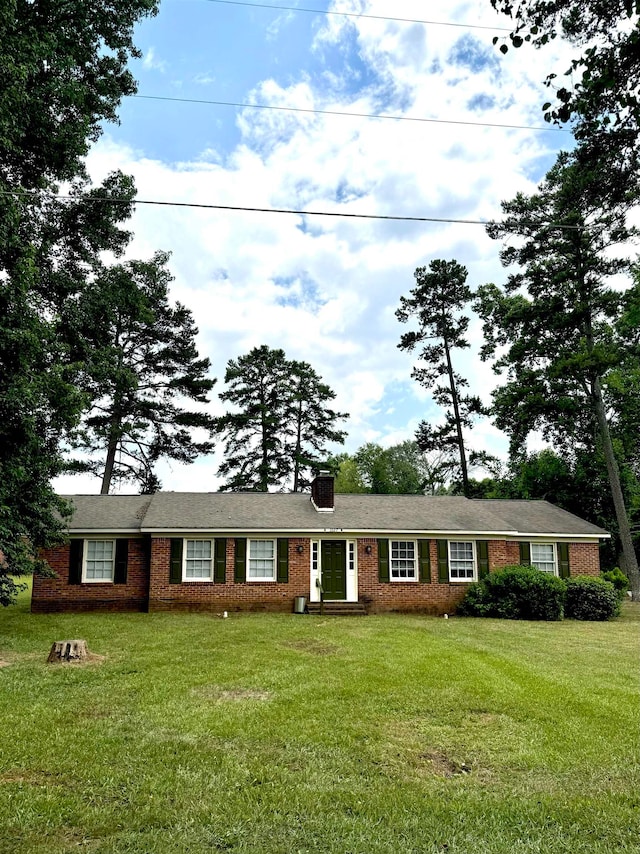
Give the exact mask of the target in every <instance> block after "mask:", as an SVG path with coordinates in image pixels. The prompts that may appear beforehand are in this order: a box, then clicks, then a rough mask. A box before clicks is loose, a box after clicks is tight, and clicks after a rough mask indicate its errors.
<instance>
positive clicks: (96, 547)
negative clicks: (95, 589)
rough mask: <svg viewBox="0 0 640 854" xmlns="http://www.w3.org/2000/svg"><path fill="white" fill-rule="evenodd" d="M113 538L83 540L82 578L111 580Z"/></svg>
mask: <svg viewBox="0 0 640 854" xmlns="http://www.w3.org/2000/svg"><path fill="white" fill-rule="evenodd" d="M115 556H116V541H115V540H85V549H84V567H83V573H82V580H83V581H87V582H91V581H113V568H114V566H115Z"/></svg>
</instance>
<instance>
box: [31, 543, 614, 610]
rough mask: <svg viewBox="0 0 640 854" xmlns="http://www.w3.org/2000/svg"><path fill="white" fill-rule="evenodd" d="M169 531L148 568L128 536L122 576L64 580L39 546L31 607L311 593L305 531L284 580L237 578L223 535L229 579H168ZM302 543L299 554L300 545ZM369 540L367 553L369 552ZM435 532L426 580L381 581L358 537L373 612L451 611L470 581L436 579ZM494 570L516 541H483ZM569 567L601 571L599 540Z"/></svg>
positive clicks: (241, 606) (262, 604)
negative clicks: (41, 571) (43, 568)
mask: <svg viewBox="0 0 640 854" xmlns="http://www.w3.org/2000/svg"><path fill="white" fill-rule="evenodd" d="M170 543H171V541H170V539H169V538H166V537H154V538H152V540H151V571H150V576H149V572H148V570H147V551H146V544H145V540H143V539H130V540H129V560H128V572H127V583H126V584H101V583H92V584H69V583H68V576H69V546H68V544H67V545H64V546H58V547H56V548H53V549H49V550H47V551H46V552H44V553H43V556H44V557H45V559H46V560H47V562H48V563H49V565H50V566H51V567H52V569H54V570H55V571H56V573H57V576H56V577H54V578H43V577H41V576H35V577H34V580H33V596H32V601H31V609H32V611H34V612H48V611H82V610H94V609H101V610H146V609H147V607H148V608H149V610H154V611H157V610H173V609H182V610H206V611H217V612H221V611H224V610H229V611H232V610H243V611H291V610H292V608H293V600H294V598H295V597H296V596H306V597H309V592H310V591H309V581H310V558H311V555H310V541H309V539H307V538H305V537H291V538H289V581H288V583H286V584H283V583H278V582H259V581H254V582H243V583H240V584H236V583H235V581H234V561H235V540H234V539H233V538H232V537H228V538H227V551H226V580H225V583H224V584H220V583H215V582H196V581H188V582H182V583H181V584H170V583H169V563H170ZM298 546H301V547H302V552H301V553H300V554H298V551H297V547H298ZM367 546H370V547H371V554H367V552H366V548H367ZM436 548H437V547H436V540H434V539H432V540H431V541H430V557H431V582H430V583H422V582H384V583H381V582H379V581H378V543H377V539H376V538H373V537H361V538H359V539H358V546H357V554H358V595H359V599H360V600H361V601H364V602H365V603H366V604H367V605H368V608H369V610H370V611H371V612H372V613H376V612H385V611H405V612H418V613H425V614H444V613H454V612H455V609H456V606H457V605H458V603H459V602H460V600H461V599H462V597H463V596H464V594H465V591H466V589H467V587H468V585H467V584H465V583H453V584H452V583H440V582H439V581H438V560H437V552H436ZM488 556H489V568H490V570H491V571H493V570H495V569H498V568H500V567H502V566H508V565H511V564H517V563H518V562H519V560H520V552H519V546H518V543H517V542H506V541H504V540H490V541H489V547H488ZM569 564H570V571H571V575H572V576H575V575H598V574H599V571H600V562H599V548H598V544H597V543H570V544H569Z"/></svg>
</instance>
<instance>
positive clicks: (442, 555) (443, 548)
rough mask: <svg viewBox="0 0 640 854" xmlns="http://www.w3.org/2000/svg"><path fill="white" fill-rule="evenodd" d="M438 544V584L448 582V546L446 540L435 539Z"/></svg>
mask: <svg viewBox="0 0 640 854" xmlns="http://www.w3.org/2000/svg"><path fill="white" fill-rule="evenodd" d="M436 542H437V546H438V581H439V582H440V584H448V583H449V546H448V544H447V540H437V541H436Z"/></svg>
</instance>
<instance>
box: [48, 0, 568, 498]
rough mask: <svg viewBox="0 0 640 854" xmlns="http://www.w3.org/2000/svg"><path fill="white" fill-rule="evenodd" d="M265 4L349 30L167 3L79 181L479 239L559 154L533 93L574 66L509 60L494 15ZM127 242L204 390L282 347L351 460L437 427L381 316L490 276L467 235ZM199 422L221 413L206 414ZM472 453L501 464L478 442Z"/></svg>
mask: <svg viewBox="0 0 640 854" xmlns="http://www.w3.org/2000/svg"><path fill="white" fill-rule="evenodd" d="M256 2H259V0H256ZM278 2H281V3H282V4H285V3H286V5H287V6H291V7H294V6H300V7H305V6H311V7H313V8H314V9H326V10H327V12H329V13H331V12H336V11H340V12H351V13H354V14H355V15H358V14H359V15H361V17H358V16H345V15H338V14H326V13H320V12H312V13H310V12H305V11H302V10H301V9H297V10H296V11H292V10H283V9H279V10H278V9H273V8H265V7H258V6H252V5H251V4H249V3H247V4H244V3H232V2H222V0H163V2H162V3H161V7H160V12H159V14H158V16H157V17H156V18H153V19H151V20H149V21H145V22H143V23H142V24H141V25H140V26H139V27H138V29H137V33H136V43H137V45H138V46H139V47H140V49H141V50H142V53H143V56H142V58H141V59H140V60H137V61H135V62H134V63H132V72H133V74H134V75H135V77H136V79H137V80H138V82H139V88H138V95H137V96H136V97H132V98H128V99H126V100H125V101H124V102H123V104H122V107H121V110H120V118H121V122H120V125H119V126H114V125H108V126H106V127H105V131H104V134H103V136H102V138H101V140H100V141H99V142H98V143H97V144H96V146H95V147H94V149H93V150H92V152H91V154H90V156H89V161H88V163H89V169H90V172H91V174H92V176H93V178H94V179H95V180H96V181H99V180H101V179H102V178H103V177H104V176H105V175H106V174H108V173H109V172H110V171H111V170H113V169H116V168H119V169H122V170H124V171H125V172H127V173H130V174H133V175H134V176H135V180H136V184H137V188H138V197H139V198H140V199H149V200H161V201H174V202H188V203H199V204H205V205H231V206H241V207H242V206H243V207H253V208H256V207H259V208H287V209H295V210H322V211H330V212H336V213H341V212H342V213H356V214H375V215H383V216H408V217H427V218H433V219H444V220H487V219H491V218H494V217H497V216H499V213H500V201H501V200H503V199H510V198H512V197H513V196H514V195H515V193H516V192H518V191H520V190H523V191H525V192H533V191H534V190H535V187H536V184H537V182H538V181H539V180H540V178H541V177H542V176H543V174H544V173H545V172H546V170H547V169H548V168H549V166H550V165H551V164H552V162H553V161H554V159H555V155H556V152H557V151H558V150H559V149H560V148H562V147H564V148H568V147H570V145H571V136H570V135H569V134H568V133H566V132H562V131H558V130H552V129H549V128H545V127H544V122H543V121H542V117H541V105H542V103H543V102H544V101H545V100H546V99H547V93H546V90H545V88H544V86H543V85H542V80H543V78H544V77H545V76H546V74H547V73H548V72H550V71H554V70H555V71H558V72H562V71H564V70H565V68H566V67H567V66H568V64H569V63H568V59H567V57H568V56H569V55H570V53H569V51H568V50H567V48H566V46H563V45H561V44H556V43H554V44H553V46H552V47H549V48H547V49H546V50H545V51H544V52H535V51H532V50H526V49H522V50H520V51H510V52H509V53H508V54H507V56H506V57H505V56H503V55H502V54H501V53H500V52H499V51H498V49H497V47H494V46H493V45H492V38H493V36H494V35H498V36H501V35H502V36H504V35H506V32H504V31H503V30H501V28H503V29H504V28H508V26H509V22H508V20H506V19H504V18H501V17H500V16H498V15H497V14H496V13H495V12H494V11H493V9H492V8H491V4H490V2H489V0H468V2H451V0H446V2H445V0H430V2H429V3H425V2H424V0H394V2H393V3H392V2H391V0H331V2H328V3H327V1H326V0H314V2H313V3H312V2H310V0H309V2H308V3H307V2H306V0H288V2H287V0H272V4H273V5H275V4H276V3H278ZM366 16H371V17H366ZM376 16H377V17H376ZM391 16H393V18H395V19H396V20H394V19H393V18H392V17H391ZM401 18H404V19H413V20H404V21H402V20H398V19H401ZM426 19H428V20H426ZM207 102H228V103H233V104H237V105H242V104H245V105H246V104H261V105H268V106H271V107H281V108H283V107H286V108H296V110H285V109H279V110H275V109H256V108H250V107H242V106H224V105H221V104H214V103H207ZM313 111H325V112H313ZM335 113H358V114H373V115H378V116H379V115H381V114H384V115H387V116H394V117H397V118H394V119H381V118H364V117H358V116H344V115H335ZM507 126H509V127H507ZM514 126H524V127H520V128H519V127H514ZM132 229H133V231H134V232H135V239H134V240H133V242H132V244H131V247H130V250H129V253H128V255H129V257H132V258H145V257H149V256H150V255H151V254H152V253H153V252H154V251H155V250H157V249H163V250H167V251H170V252H171V253H172V258H171V263H170V266H171V270H172V272H173V275H174V277H175V281H174V284H173V291H172V296H173V297H174V298H175V299H178V300H180V301H181V302H183V303H185V304H186V305H187V306H189V307H190V308H191V310H192V311H193V313H194V316H195V318H196V322H197V325H198V327H199V330H200V332H199V346H200V351H201V353H202V354H204V355H208V356H209V358H210V359H211V362H212V374H213V376H215V377H217V378H218V385H217V386H216V390H217V391H221V390H222V388H223V377H224V372H225V366H226V364H227V362H228V360H229V359H232V358H236V357H238V356H240V355H242V354H244V353H247V352H248V351H249V350H250V349H251V348H253V347H256V346H259V345H261V344H267V345H268V346H270V347H281V348H283V349H284V351H285V353H286V354H287V356H288V357H289V358H295V359H299V360H305V361H307V362H309V363H310V364H311V365H312V366H313V367H314V368H315V370H316V371H317V372H318V373H320V374H321V376H322V377H323V378H324V380H325V381H326V382H328V383H329V384H330V386H331V387H332V388H333V389H334V390H335V391H336V393H337V400H336V406H337V408H338V409H340V410H343V411H347V412H349V413H350V419H349V421H348V423H347V424H346V429H347V431H348V436H349V437H348V440H347V443H346V445H345V449H346V450H348V451H353V450H355V449H356V448H357V447H359V446H360V445H361V444H363V443H364V442H367V441H373V442H378V443H380V444H382V445H385V446H386V445H389V444H393V443H396V442H398V441H402V440H404V439H407V438H412V437H413V434H414V431H415V428H416V426H417V424H418V423H419V421H420V420H422V419H427V420H433V421H437V420H438V418H439V417H440V415H439V410H438V408H437V407H436V406H435V405H434V404H433V402H432V400H431V398H430V396H429V394H428V393H426V392H425V391H424V390H423V389H421V388H420V387H419V386H418V385H417V384H416V383H415V382H414V381H413V380H411V378H410V373H411V368H412V364H413V360H412V357H411V355H410V354H407V353H403V352H400V351H399V350H398V349H397V343H398V340H399V337H400V334H401V333H402V332H403V331H406V327H404V326H402V325H401V324H400V323H398V321H397V320H396V318H395V310H396V308H397V307H398V305H399V300H400V296H402V295H408V293H409V291H410V289H411V288H412V287H413V285H414V278H413V273H414V270H415V268H416V267H417V266H422V265H427V264H428V263H429V261H431V260H433V259H435V258H443V259H447V260H449V259H452V258H455V259H456V260H457V261H459V262H460V263H462V264H464V265H465V266H466V267H467V268H468V270H469V279H468V281H469V284H470V285H471V286H473V287H475V286H477V285H479V284H482V283H484V282H488V281H496V282H500V281H502V280H503V279H504V277H505V273H504V271H503V270H502V269H501V267H500V264H499V260H498V251H499V245H498V244H497V243H495V242H493V241H491V240H490V239H489V238H488V237H487V236H486V234H485V232H484V229H483V227H482V226H479V225H475V224H465V223H462V222H440V223H438V222H419V223H415V222H414V223H412V222H396V221H385V220H368V219H355V218H354V219H349V218H340V217H319V216H312V215H310V216H302V215H290V214H275V213H273V214H269V213H248V212H241V211H214V210H206V209H197V208H181V207H152V206H146V205H140V206H139V207H138V209H137V213H136V214H135V216H134V218H133V222H132ZM470 337H471V343H472V346H471V348H470V350H468V351H460V352H457V353H456V354H455V360H456V367H457V369H458V370H459V371H460V372H461V373H463V374H464V375H466V376H467V377H468V378H469V381H470V385H471V388H472V390H473V392H474V393H478V394H481V395H482V396H483V397H484V398H485V399H487V400H488V399H489V397H490V392H491V388H492V386H493V385H494V383H495V378H494V377H493V374H492V372H491V369H490V366H489V365H483V364H482V363H480V361H479V359H478V355H477V352H478V348H479V346H480V343H481V340H482V329H481V328H480V325H479V324H478V323H477V322H474V323H473V324H472V327H471V336H470ZM211 409H212V412H216V413H217V412H221V411H222V410H221V407H220V404H219V402H218V400H217V397H214V400H213V401H212V405H211ZM468 439H469V444H470V445H471V447H474V448H475V449H477V450H481V449H485V450H487V451H489V452H492V453H499V454H503V453H504V451H505V447H506V443H505V440H504V437H503V436H502V435H501V434H500V433H498V431H496V430H495V429H494V428H492V427H491V425H489V424H479V425H478V426H477V427H476V428H475V429H474V430H473V432H472V434H471V435H470V436H469V437H468ZM218 463H219V452H218V455H216V456H214V457H209V458H204V459H201V460H199V461H198V462H197V463H195V464H193V465H191V466H186V467H183V466H179V465H175V464H171V465H162V466H160V467H159V471H158V473H159V475H160V477H161V480H162V482H163V488H164V489H173V490H185V489H193V490H213V489H215V488H216V486H217V484H218V481H217V480H216V476H215V473H216V468H217V465H218ZM57 487H58V488H59V489H61V490H62V491H66V492H97V491H99V481H97V480H94V479H91V478H84V477H74V478H61V479H60V480H59V481H58V483H57ZM128 490H129V491H131V487H130V486H129V487H128ZM125 491H126V488H125Z"/></svg>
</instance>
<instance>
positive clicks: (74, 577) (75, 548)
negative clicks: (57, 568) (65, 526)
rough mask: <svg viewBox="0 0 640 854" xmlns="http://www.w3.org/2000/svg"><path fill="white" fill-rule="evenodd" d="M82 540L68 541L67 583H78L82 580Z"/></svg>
mask: <svg viewBox="0 0 640 854" xmlns="http://www.w3.org/2000/svg"><path fill="white" fill-rule="evenodd" d="M83 551H84V540H70V541H69V584H80V582H81V581H82V553H83Z"/></svg>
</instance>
